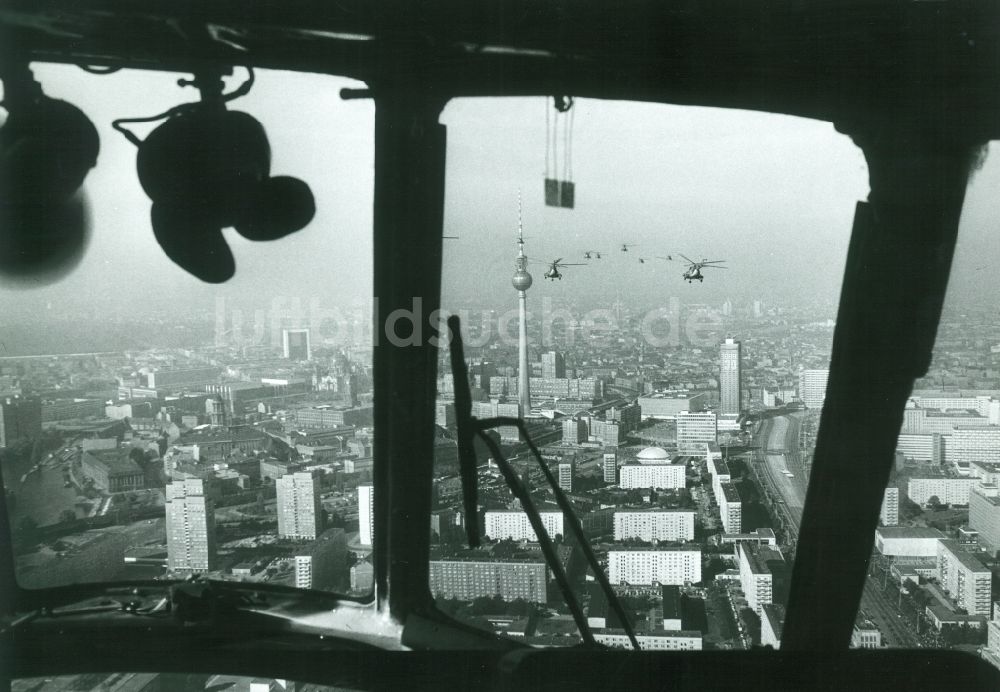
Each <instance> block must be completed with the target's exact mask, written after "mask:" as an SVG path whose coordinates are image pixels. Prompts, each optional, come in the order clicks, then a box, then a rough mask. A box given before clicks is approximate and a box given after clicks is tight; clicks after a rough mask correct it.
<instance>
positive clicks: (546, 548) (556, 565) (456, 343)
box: [448, 315, 640, 651]
mask: <svg viewBox="0 0 1000 692" xmlns="http://www.w3.org/2000/svg"><path fill="white" fill-rule="evenodd" d="M448 329H449V330H450V332H451V362H452V377H453V378H454V381H455V408H456V419H457V423H458V426H459V439H460V440H462V439H463V435H466V436H468V438H467V439H469V445H468V447H463V446H462V444H461V442H460V443H459V467H460V469H462V470H463V478H462V485H463V490H465V491H468V489H469V488H472V492H473V493H474V492H475V481H471V482H467V481H466V478H465V475H466V472H467V470H468V469H470V468H471V469H472V471H471V473H472V474H475V473H476V463H475V450H474V449H473V448H472V445H471V436H472V435H473V434H475V435H478V436H479V438H480V439H482V440H483V442H484V443H485V444H486V446H487V447H488V448H489V450H490V453H491V454H492V455H493V457H494V460H495V461H496V464H497V466H499V467H500V471H501V473H502V474H503V476H504V479H505V480H506V482H507V485H508V486H509V487H510V489H511V491H512V492H513V493H514V495H515V497H517V498H518V499H519V500H520V501H521V506H522V507H523V509H524V512H525V514H527V516H528V521H529V522H530V523H531V526H532V529H534V531H535V535H536V536H537V537H538V542H539V545H540V546H541V548H542V553H543V554H544V555H545V558H546V561H548V563H549V566H550V567H551V569H552V574H553V576H554V577H555V579H556V582H557V583H558V585H559V589H560V591H561V592H562V594H563V598H564V599H565V601H566V604H567V606H568V607H569V609H570V611H571V612H572V614H573V619H574V620H575V621H576V625H577V628H578V629H579V630H580V635H581V636H582V637H583V638H584V640H585V641H586V642H587V643H588V644H593V643H594V641H595V640H594V637H593V632H591V630H590V626H589V625H588V624H587V619H586V618H585V617H584V616H583V609H582V607H581V606H580V603H579V601H578V600H577V598H576V596H575V595H574V594H573V590H572V587H571V586H570V584H569V578H568V577H567V576H566V572H565V570H564V569H563V567H562V564H561V563H560V562H559V560H558V555H557V554H556V552H555V548H554V547H553V545H552V541H551V539H550V538H549V534H548V532H547V531H546V529H545V525H544V524H543V522H542V518H541V515H540V514H539V512H538V509H537V508H536V507H535V503H534V500H532V498H531V493H530V491H529V490H528V489H527V488H526V487H525V486H524V484H523V482H522V481H521V479H520V478H519V477H518V475H517V473H516V472H515V471H514V469H513V467H512V466H511V465H510V462H509V461H508V460H507V458H506V457H505V456H504V455H503V452H502V451H501V449H500V447H499V445H497V443H496V442H495V441H494V440H493V439H492V438H491V437H489V436H488V435H486V431H487V430H488V429H490V428H493V427H497V426H507V425H512V426H515V427H517V429H518V431H519V432H520V434H521V436H522V437H523V438H524V439H525V440H526V442H527V444H528V448H529V449H530V450H531V453H532V455H533V456H534V458H535V461H536V462H537V463H538V465H539V467H540V468H541V470H542V473H543V474H544V476H545V478H546V480H547V481H548V483H549V487H550V488H552V492H553V494H554V495H555V498H556V504H558V505H559V508H560V509H561V510H562V512H563V514H564V515H565V517H566V519H567V521H568V522H569V526H570V529H571V530H572V532H573V535H574V537H575V538H576V541H577V543H578V544H579V545H580V549H581V550H582V551H583V554H584V557H585V558H586V559H587V563H588V564H589V565H590V568H591V569H592V570H593V572H594V576H595V578H596V579H597V581H598V583H599V584H600V585H601V589H602V590H603V591H604V595H605V597H606V598H607V599H608V603H609V604H610V605H611V608H612V609H613V610H614V611H615V614H616V615H618V618H619V620H621V623H622V628H623V629H624V630H625V633H626V634H627V635H628V638H629V641H630V642H631V644H632V646H633V647H634V648H635V649H636V650H637V651H638V650H639V649H640V646H639V641H638V639H636V636H635V630H634V629H633V627H632V623H631V621H630V620H629V619H628V617H627V616H626V614H625V609H624V608H623V607H622V604H621V602H620V601H619V600H618V596H617V594H615V592H614V589H612V588H611V582H609V581H608V577H607V575H606V574H605V573H604V570H603V569H602V568H601V566H600V564H599V563H598V562H597V557H596V556H595V555H594V552H593V550H592V549H591V547H590V543H589V541H587V538H586V536H585V535H584V533H583V526H582V525H581V524H580V520H579V519H578V518H577V516H576V513H575V512H574V511H573V506H572V505H571V504H570V503H569V499H568V498H567V497H566V495H565V493H563V491H562V488H560V487H559V484H558V482H557V481H556V479H555V476H553V475H552V472H551V471H550V470H549V468H548V467H547V466H546V465H545V462H544V460H543V459H542V456H541V453H540V452H539V450H538V447H537V446H536V445H535V442H534V440H533V439H532V438H531V435H530V433H529V432H528V428H527V426H526V425H525V424H524V420H522V419H520V418H504V417H500V418H490V419H486V420H476V419H473V418H472V416H471V408H472V404H471V397H470V396H469V377H468V370H467V368H466V365H465V356H464V348H463V345H462V332H461V322H460V320H459V318H458V316H457V315H452V316H450V317H449V318H448ZM460 393H461V394H460ZM466 404H467V406H466ZM460 407H461V408H460ZM466 412H467V413H466ZM463 429H465V432H463ZM463 449H464V450H465V453H466V454H467V455H468V456H467V458H466V459H465V460H463V458H462V455H463ZM469 457H471V460H470V458H469ZM476 503H477V499H476V497H475V496H474V495H473V496H472V497H471V498H470V496H469V495H466V497H465V506H466V507H469V506H470V505H471V506H472V507H476ZM468 523H469V522H468V521H467V522H466V524H468ZM475 536H476V538H477V540H478V527H477V530H476V532H475ZM472 537H473V532H471V531H470V532H469V540H470V543H471V541H472ZM477 544H478V542H477Z"/></svg>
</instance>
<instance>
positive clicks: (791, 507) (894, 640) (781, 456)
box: [753, 412, 920, 648]
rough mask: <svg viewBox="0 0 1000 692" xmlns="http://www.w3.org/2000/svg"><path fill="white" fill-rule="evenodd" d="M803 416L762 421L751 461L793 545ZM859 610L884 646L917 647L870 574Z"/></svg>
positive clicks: (802, 472) (802, 491) (803, 471)
mask: <svg viewBox="0 0 1000 692" xmlns="http://www.w3.org/2000/svg"><path fill="white" fill-rule="evenodd" d="M804 415H805V414H804V413H801V412H798V413H791V414H788V415H785V416H779V417H776V418H770V419H767V420H765V421H763V422H762V423H761V426H760V430H759V432H758V440H760V441H761V443H762V445H763V451H762V453H761V455H760V457H758V458H761V457H762V459H763V462H759V461H758V462H753V468H754V470H755V472H756V475H757V477H758V479H759V480H760V482H761V484H762V485H763V486H764V491H765V496H770V497H771V498H773V499H774V501H775V502H776V503H777V504H775V506H774V507H775V510H776V513H777V514H779V518H780V523H781V525H782V528H783V529H784V531H785V536H786V539H785V540H786V543H788V544H789V545H794V543H795V541H797V540H798V529H799V524H800V523H801V522H802V508H803V506H804V505H805V498H806V488H807V486H808V484H809V470H808V468H806V465H805V464H803V463H802V455H801V454H800V453H799V443H798V440H799V427H800V425H801V420H802V417H803V416H804ZM786 472H787V473H786ZM789 474H791V475H789ZM861 609H862V610H863V611H864V612H865V613H866V614H867V615H868V617H869V618H871V620H872V621H873V622H874V623H875V624H876V625H877V626H878V628H879V630H880V631H881V632H882V641H883V643H885V644H886V645H887V646H893V647H897V648H916V647H918V646H920V644H919V642H918V639H917V636H916V633H915V632H913V631H912V630H911V629H910V628H909V627H908V626H907V624H906V623H905V622H904V621H903V618H902V615H901V613H900V612H899V609H898V608H897V607H896V604H895V603H893V602H891V599H888V598H886V596H885V595H884V594H883V592H882V591H881V589H879V588H878V587H877V586H876V584H875V583H874V582H873V577H871V576H869V577H868V579H867V580H866V582H865V590H864V594H863V596H862V598H861Z"/></svg>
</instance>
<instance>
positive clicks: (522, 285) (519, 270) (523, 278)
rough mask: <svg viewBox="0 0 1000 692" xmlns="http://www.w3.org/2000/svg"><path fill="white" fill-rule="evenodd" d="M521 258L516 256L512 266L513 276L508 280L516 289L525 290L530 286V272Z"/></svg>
mask: <svg viewBox="0 0 1000 692" xmlns="http://www.w3.org/2000/svg"><path fill="white" fill-rule="evenodd" d="M521 260H522V258H520V257H518V262H517V265H516V266H515V267H514V276H513V278H512V279H511V280H510V282H511V283H512V284H514V288H516V289H517V290H518V291H527V290H528V289H529V288H531V274H529V273H528V268H527V267H525V266H524V262H522V261H521Z"/></svg>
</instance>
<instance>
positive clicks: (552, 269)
mask: <svg viewBox="0 0 1000 692" xmlns="http://www.w3.org/2000/svg"><path fill="white" fill-rule="evenodd" d="M562 260H563V258H562V257H560V258H559V259H555V260H552V261H551V262H539V263H538V264H544V265H546V266H548V269H546V270H545V274H544V275H543V276H544V277H545V278H546V279H549V280H550V281H555V280H556V279H559V280H560V281H561V280H562V273H560V271H559V270H560V269H561V268H563V267H584V266H586V265H585V264H581V263H574V262H570V263H565V262H563V261H562Z"/></svg>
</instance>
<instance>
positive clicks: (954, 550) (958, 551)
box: [938, 538, 992, 574]
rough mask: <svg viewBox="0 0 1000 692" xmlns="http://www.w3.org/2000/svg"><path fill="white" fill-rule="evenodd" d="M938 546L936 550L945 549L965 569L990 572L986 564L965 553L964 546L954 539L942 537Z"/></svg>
mask: <svg viewBox="0 0 1000 692" xmlns="http://www.w3.org/2000/svg"><path fill="white" fill-rule="evenodd" d="M939 546H940V547H939V548H938V550H942V549H943V550H947V551H948V552H949V553H951V554H952V555H954V556H955V559H956V560H958V561H959V562H960V563H962V566H963V567H965V568H966V569H967V570H969V571H971V572H976V573H986V574H992V572H990V570H989V569H988V568H987V567H986V565H984V564H983V563H982V562H980V561H979V560H978V559H977V558H976V557H975V556H974V555H970V554H969V553H967V552H966V551H965V548H963V547H962V544H961V543H959V542H958V541H956V540H955V539H953V538H948V539H943V540H942V541H941V542H940V543H939ZM939 554H940V553H939Z"/></svg>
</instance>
